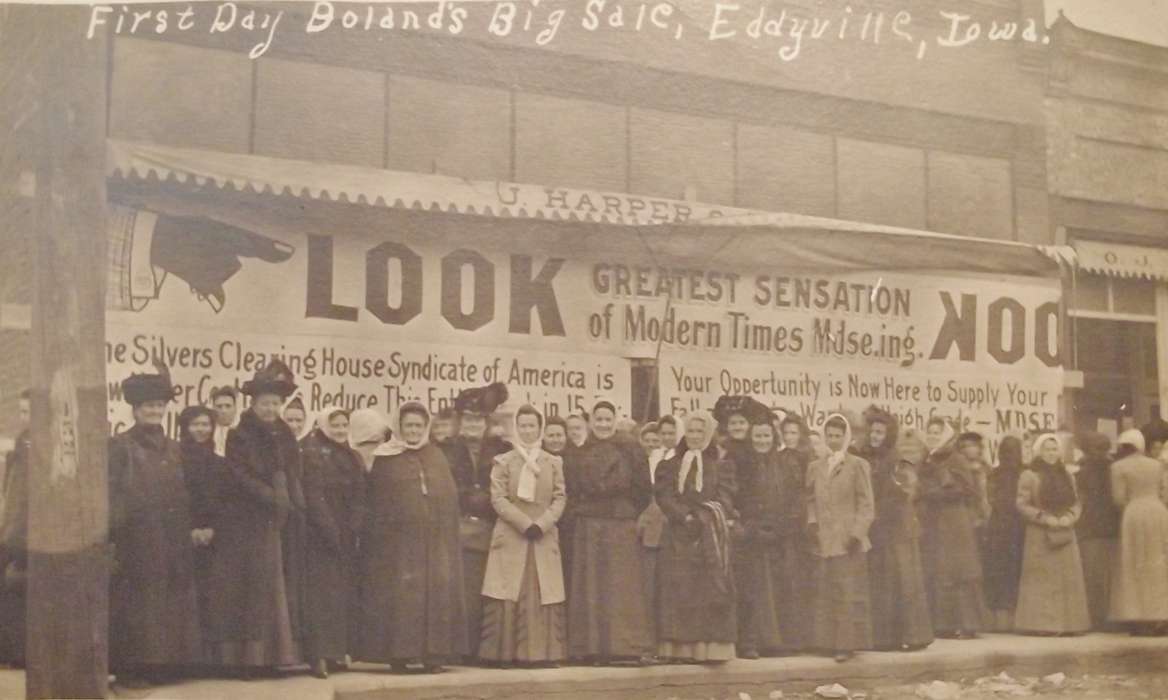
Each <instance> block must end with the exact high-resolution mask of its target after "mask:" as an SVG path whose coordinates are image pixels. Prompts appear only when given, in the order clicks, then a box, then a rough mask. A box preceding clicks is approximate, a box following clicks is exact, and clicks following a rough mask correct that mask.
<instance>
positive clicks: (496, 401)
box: [454, 382, 508, 416]
mask: <svg viewBox="0 0 1168 700" xmlns="http://www.w3.org/2000/svg"><path fill="white" fill-rule="evenodd" d="M507 395H508V394H507V386H506V385H505V384H502V383H501V382H495V383H494V384H488V385H487V386H481V387H475V388H474V389H463V390H462V391H460V392H459V393H458V396H457V397H456V398H455V399H454V411H455V412H456V413H474V414H476V415H480V416H489V415H491V414H492V413H494V412H495V409H496V408H498V407H499V406H502V405H503V404H504V403H506V401H507Z"/></svg>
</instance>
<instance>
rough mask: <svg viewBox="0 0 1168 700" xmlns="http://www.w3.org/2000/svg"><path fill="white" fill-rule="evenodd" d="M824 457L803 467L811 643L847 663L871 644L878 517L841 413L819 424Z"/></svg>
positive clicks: (864, 469) (866, 475)
mask: <svg viewBox="0 0 1168 700" xmlns="http://www.w3.org/2000/svg"><path fill="white" fill-rule="evenodd" d="M823 439H824V444H825V446H826V447H827V450H828V454H827V456H826V457H824V458H821V459H816V460H814V461H813V462H811V464H810V465H808V467H807V494H808V504H807V524H808V535H809V537H810V538H811V545H812V549H813V551H814V552H815V555H816V557H817V559H818V560H819V561H818V562H817V565H816V567H815V581H816V586H815V589H816V594H815V625H814V627H815V633H814V644H813V646H814V647H815V648H816V649H818V650H819V651H822V652H827V653H830V654H832V655H834V657H835V660H836V661H840V662H842V661H847V660H848V659H850V658H851V657H852V656H854V655H855V652H856V651H858V650H860V649H867V648H870V647H871V646H872V619H871V614H870V607H871V604H870V593H869V589H868V550H870V549H871V548H872V545H871V543H870V542H869V540H868V529H869V528H870V527H872V521H873V520H874V519H875V517H876V511H875V505H874V502H875V501H874V498H873V495H872V481H871V475H870V469H869V466H868V463H867V462H866V461H864V460H863V459H861V458H860V457H857V456H855V455H853V454H851V453H849V452H848V447H849V446H850V445H851V444H852V427H851V425H850V424H849V423H848V421H847V419H845V418H844V417H843V416H842V415H840V414H838V413H835V414H832V415H831V416H829V417H828V419H827V422H826V423H824V426H823Z"/></svg>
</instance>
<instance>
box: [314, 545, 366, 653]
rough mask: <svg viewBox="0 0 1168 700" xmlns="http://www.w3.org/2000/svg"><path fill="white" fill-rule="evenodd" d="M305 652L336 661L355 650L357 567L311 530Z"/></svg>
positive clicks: (357, 603)
mask: <svg viewBox="0 0 1168 700" xmlns="http://www.w3.org/2000/svg"><path fill="white" fill-rule="evenodd" d="M305 565H306V566H305V582H306V585H305V589H304V634H303V639H304V642H303V644H304V656H305V659H306V660H308V661H315V660H319V659H330V660H333V661H339V660H341V659H343V658H345V655H346V654H349V653H351V652H353V651H355V650H356V644H355V642H356V639H357V636H358V635H357V628H356V626H355V625H354V624H353V623H354V620H355V615H356V614H357V613H358V606H359V604H360V601H359V600H358V596H357V569H356V565H355V564H354V562H353V561H352V560H351V559H350V558H349V556H342V555H340V554H338V553H337V552H336V551H335V550H333V549H332V548H331V547H330V546H328V545H327V544H325V543H324V542H323V541H322V539H320V538H317V537H316V536H315V535H314V534H310V536H309V549H308V552H307V557H306V558H305Z"/></svg>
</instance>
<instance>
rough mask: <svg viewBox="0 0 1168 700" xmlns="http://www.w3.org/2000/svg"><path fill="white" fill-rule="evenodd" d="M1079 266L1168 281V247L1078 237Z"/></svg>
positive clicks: (1086, 268) (1114, 275)
mask: <svg viewBox="0 0 1168 700" xmlns="http://www.w3.org/2000/svg"><path fill="white" fill-rule="evenodd" d="M1074 248H1075V253H1076V255H1077V257H1078V261H1079V269H1080V270H1085V271H1087V272H1095V273H1098V274H1101V275H1108V276H1111V277H1128V278H1137V279H1145V280H1161V281H1168V248H1145V247H1143V246H1135V245H1124V244H1122V243H1106V242H1102V241H1075V242H1074Z"/></svg>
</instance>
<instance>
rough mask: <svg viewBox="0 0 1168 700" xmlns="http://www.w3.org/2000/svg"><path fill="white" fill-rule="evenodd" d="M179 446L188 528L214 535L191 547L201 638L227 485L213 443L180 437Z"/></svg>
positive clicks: (209, 621) (209, 630)
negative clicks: (187, 497)
mask: <svg viewBox="0 0 1168 700" xmlns="http://www.w3.org/2000/svg"><path fill="white" fill-rule="evenodd" d="M181 447H182V469H183V481H184V482H185V483H186V486H187V492H188V493H189V494H190V502H191V527H193V528H198V529H210V530H211V531H212V532H213V533H214V536H213V537H212V540H211V544H210V545H209V546H201V547H195V582H196V583H197V585H198V589H199V616H200V619H201V620H202V625H203V637H204V640H210V639H211V638H212V636H213V630H214V627H213V618H212V616H211V606H212V596H213V595H214V591H213V590H212V568H211V567H212V565H213V563H212V562H213V556H214V548H215V540H214V537H217V536H219V529H220V528H219V507H220V504H221V503H223V501H224V499H225V498H226V494H225V493H224V489H225V488H227V487H228V478H229V476H228V473H227V463H226V462H224V461H223V458H222V457H220V456H219V455H217V454H215V443H214V442H212V441H211V440H208V441H207V442H205V443H202V444H199V443H196V442H194V441H193V440H184V441H183V442H182V443H181Z"/></svg>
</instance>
